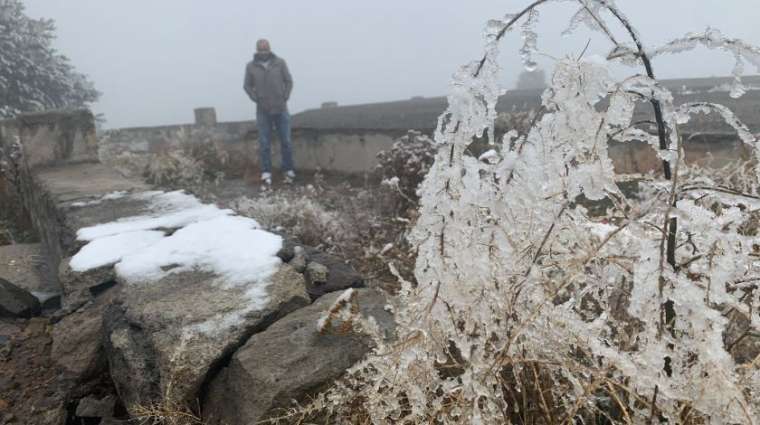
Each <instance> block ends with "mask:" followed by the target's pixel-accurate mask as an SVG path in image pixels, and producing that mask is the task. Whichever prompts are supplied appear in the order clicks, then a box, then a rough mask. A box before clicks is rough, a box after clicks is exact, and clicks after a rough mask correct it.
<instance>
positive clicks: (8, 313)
mask: <svg viewBox="0 0 760 425" xmlns="http://www.w3.org/2000/svg"><path fill="white" fill-rule="evenodd" d="M40 311H41V307H40V302H39V300H37V298H36V297H35V296H34V295H32V294H31V293H30V292H28V291H26V290H25V289H21V288H19V287H18V286H16V285H14V284H12V283H10V282H8V281H7V280H5V279H2V278H0V317H10V318H25V319H29V318H31V317H33V316H37V315H38V314H40Z"/></svg>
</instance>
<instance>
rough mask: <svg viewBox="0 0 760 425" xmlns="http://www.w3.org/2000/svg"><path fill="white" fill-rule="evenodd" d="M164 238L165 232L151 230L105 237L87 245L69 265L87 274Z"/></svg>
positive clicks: (76, 270) (74, 269)
mask: <svg viewBox="0 0 760 425" xmlns="http://www.w3.org/2000/svg"><path fill="white" fill-rule="evenodd" d="M163 238H164V232H158V231H150V230H143V231H137V232H128V233H123V234H119V235H112V236H105V237H103V238H100V239H96V240H94V241H92V242H90V243H88V244H87V245H85V246H84V247H83V248H82V249H81V250H79V252H78V253H77V254H76V255H75V256H74V257H73V258H72V259H71V261H70V262H69V265H70V266H71V269H72V270H73V271H75V272H86V271H87V270H92V269H95V268H98V267H103V266H108V265H112V264H116V263H118V262H119V261H121V260H122V258H124V257H125V256H127V255H129V254H133V253H135V252H139V251H140V250H143V249H145V248H148V247H149V246H151V245H153V244H155V243H157V242H158V241H160V240H161V239H163Z"/></svg>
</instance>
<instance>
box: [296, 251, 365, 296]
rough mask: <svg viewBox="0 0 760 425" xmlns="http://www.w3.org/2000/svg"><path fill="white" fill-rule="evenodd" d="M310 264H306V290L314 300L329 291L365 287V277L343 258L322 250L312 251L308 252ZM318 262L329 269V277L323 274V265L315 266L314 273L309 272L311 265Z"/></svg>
mask: <svg viewBox="0 0 760 425" xmlns="http://www.w3.org/2000/svg"><path fill="white" fill-rule="evenodd" d="M307 259H308V264H307V266H306V273H305V274H306V284H307V286H306V290H307V292H308V293H309V295H310V296H311V298H312V300H315V299H317V298H319V297H321V296H323V295H325V294H327V293H330V292H336V291H342V290H344V289H348V288H362V287H364V278H362V276H361V275H360V274H359V273H357V272H356V270H354V268H353V267H351V266H350V265H348V264H346V263H345V262H344V261H343V260H341V259H340V258H338V257H335V256H333V255H330V254H325V253H321V252H315V251H310V252H307ZM313 263H316V264H318V265H320V266H323V267H325V268H326V269H327V277H326V278H325V277H323V276H321V273H319V272H321V271H322V270H323V269H322V268H321V267H318V266H317V267H316V268H314V267H313V266H312V270H314V271H316V272H317V273H315V274H314V275H311V274H310V273H309V267H310V266H311V265H312V264H313Z"/></svg>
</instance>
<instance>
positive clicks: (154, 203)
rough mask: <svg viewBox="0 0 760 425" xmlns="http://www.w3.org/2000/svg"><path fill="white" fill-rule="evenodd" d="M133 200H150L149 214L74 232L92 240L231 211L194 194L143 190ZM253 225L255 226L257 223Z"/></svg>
mask: <svg viewBox="0 0 760 425" xmlns="http://www.w3.org/2000/svg"><path fill="white" fill-rule="evenodd" d="M134 199H137V200H147V201H150V204H149V206H150V210H151V213H150V214H147V215H143V216H136V217H129V218H124V219H121V220H118V221H114V222H111V223H105V224H99V225H97V226H92V227H85V228H83V229H80V230H79V231H78V232H77V238H78V239H79V240H83V241H93V240H95V239H98V238H102V237H105V236H112V235H118V234H122V233H127V232H136V231H141V230H152V229H158V228H166V229H176V228H180V227H184V226H187V225H188V224H192V223H197V222H199V221H204V220H211V219H213V218H216V217H221V216H229V215H232V214H233V212H232V211H231V210H222V209H219V208H217V207H216V206H215V205H204V204H202V203H201V202H200V201H199V200H198V199H197V198H196V197H194V196H192V195H188V194H186V193H184V192H169V193H163V192H145V193H141V194H138V195H135V196H134ZM252 221H253V220H252ZM254 223H255V221H254ZM256 225H257V226H258V223H257V224H256Z"/></svg>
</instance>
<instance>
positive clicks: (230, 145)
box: [99, 121, 406, 177]
mask: <svg viewBox="0 0 760 425" xmlns="http://www.w3.org/2000/svg"><path fill="white" fill-rule="evenodd" d="M405 133H406V132H405V131H401V130H388V129H384V130H372V129H356V130H354V129H338V130H325V129H310V128H299V127H295V128H293V131H292V137H293V148H294V160H295V162H296V167H297V169H298V170H299V171H314V170H317V169H323V170H330V171H334V172H339V173H363V172H367V171H371V170H372V169H373V168H374V166H375V165H376V164H377V161H376V157H377V154H378V153H379V152H380V151H383V150H387V149H390V147H391V146H392V145H393V141H394V140H395V139H396V138H398V137H400V136H402V135H403V134H405ZM204 143H207V144H208V143H210V144H213V145H214V147H215V148H216V150H217V151H218V152H219V154H220V156H222V157H223V162H224V163H225V164H226V166H225V169H224V170H223V171H225V174H226V175H227V176H231V177H240V176H243V175H246V174H250V173H258V171H259V168H258V163H259V161H258V155H259V149H258V131H257V130H256V126H255V123H254V122H252V121H250V122H248V121H246V122H229V123H219V124H217V125H214V126H209V125H200V124H184V125H176V126H162V127H150V128H127V129H119V130H110V131H107V132H105V133H104V134H103V135H102V136H101V138H100V147H99V157H100V160H101V161H102V162H104V163H106V164H110V165H113V166H114V167H116V168H118V169H119V170H120V171H122V172H124V173H125V174H128V175H136V174H139V173H141V171H142V170H143V169H144V168H145V166H146V165H147V163H148V161H149V160H150V158H151V157H152V156H153V155H158V154H162V153H167V152H170V151H173V150H174V151H176V150H185V151H188V152H189V150H190V149H191V148H192V146H193V145H198V144H204ZM272 160H273V164H274V167H275V168H278V166H279V163H280V148H279V139H278V138H277V137H273V140H272Z"/></svg>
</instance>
